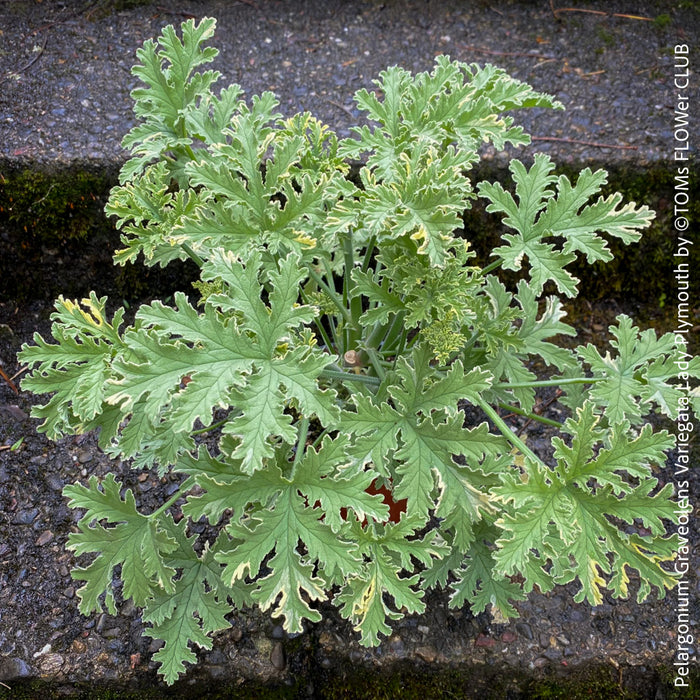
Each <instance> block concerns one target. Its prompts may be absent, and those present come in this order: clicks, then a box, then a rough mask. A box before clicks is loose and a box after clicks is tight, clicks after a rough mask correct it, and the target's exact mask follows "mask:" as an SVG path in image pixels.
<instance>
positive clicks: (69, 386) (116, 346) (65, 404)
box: [18, 292, 124, 439]
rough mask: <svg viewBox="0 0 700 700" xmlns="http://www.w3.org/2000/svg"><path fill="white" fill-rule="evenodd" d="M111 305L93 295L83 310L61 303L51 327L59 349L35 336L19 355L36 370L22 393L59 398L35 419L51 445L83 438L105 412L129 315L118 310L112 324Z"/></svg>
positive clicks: (35, 410)
mask: <svg viewBox="0 0 700 700" xmlns="http://www.w3.org/2000/svg"><path fill="white" fill-rule="evenodd" d="M106 301H107V300H106V297H103V298H101V299H98V298H97V295H96V294H95V293H94V292H91V294H90V297H89V298H87V299H83V300H82V302H81V304H78V302H74V301H70V300H67V299H64V298H63V297H59V298H58V300H57V301H56V305H55V308H56V312H55V313H54V314H52V319H53V320H54V323H53V325H52V327H51V333H52V336H53V338H54V340H56V341H58V343H57V344H54V343H48V342H46V341H45V340H44V339H43V338H42V337H41V336H40V335H39V334H35V335H34V343H35V345H33V346H30V345H24V346H23V347H22V351H21V352H20V353H19V355H18V359H19V361H20V362H22V363H26V364H27V365H28V366H29V367H30V368H31V369H32V372H31V374H29V375H28V376H27V377H26V378H25V379H24V380H23V381H22V387H23V388H24V389H28V390H30V391H33V392H34V393H36V394H45V393H51V392H54V394H53V396H52V397H51V399H50V400H49V401H48V403H46V404H45V405H43V406H34V407H33V408H32V413H31V415H32V416H33V417H35V418H43V419H44V422H43V423H42V425H41V426H40V428H39V430H41V431H44V432H46V433H47V434H48V436H49V437H51V438H52V439H58V438H60V437H62V436H63V435H68V434H76V433H81V432H84V430H85V429H86V426H87V425H88V424H90V423H91V422H92V421H93V420H94V419H95V418H96V417H97V416H98V415H99V414H100V413H102V411H104V410H105V397H106V393H107V381H108V380H109V379H110V378H111V377H112V376H114V372H113V361H114V358H115V357H116V356H117V355H118V354H119V352H120V351H122V350H123V343H122V341H121V338H120V337H119V326H120V325H121V322H122V318H123V315H124V310H123V309H120V310H118V311H117V312H116V313H115V314H114V317H113V319H112V322H111V323H109V322H108V321H107V318H106V314H105V305H106ZM81 305H82V308H81Z"/></svg>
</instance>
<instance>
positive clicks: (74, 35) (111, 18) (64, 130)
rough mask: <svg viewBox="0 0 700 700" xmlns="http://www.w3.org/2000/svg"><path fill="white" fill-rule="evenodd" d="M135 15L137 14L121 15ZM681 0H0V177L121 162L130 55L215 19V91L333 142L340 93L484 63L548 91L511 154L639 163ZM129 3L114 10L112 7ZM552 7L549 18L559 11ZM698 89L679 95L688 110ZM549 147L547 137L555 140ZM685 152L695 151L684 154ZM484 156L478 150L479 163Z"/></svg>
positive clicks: (698, 17) (652, 127)
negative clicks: (245, 98) (322, 126)
mask: <svg viewBox="0 0 700 700" xmlns="http://www.w3.org/2000/svg"><path fill="white" fill-rule="evenodd" d="M130 5H136V6H135V7H128V6H130ZM694 5H695V3H693V2H683V1H680V2H679V1H671V0H652V1H647V2H629V1H628V0H614V1H613V2H602V0H591V1H590V2H576V1H574V2H570V3H564V2H561V1H559V0H557V1H556V2H555V1H552V2H548V1H547V0H540V1H538V2H532V1H531V2H523V1H520V2H517V1H514V0H493V1H488V0H477V1H476V2H467V1H466V0H463V1H461V2H460V1H458V0H445V1H441V2H430V1H426V0H393V1H392V0H389V1H387V2H379V1H378V0H362V1H358V2H344V1H342V0H329V1H322V0H310V1H308V2H292V1H287V2H282V1H281V0H245V1H242V0H239V1H236V0H206V1H204V0H202V1H199V2H197V1H194V0H190V1H189V2H188V1H183V0H160V1H158V2H150V3H137V2H135V1H134V0H130V2H128V1H127V2H125V1H124V0H121V1H120V2H118V1H117V0H98V1H97V2H95V1H94V0H93V1H89V2H88V1H85V0H84V1H83V2H59V1H57V0H53V1H52V0H4V1H3V2H0V168H3V169H9V168H12V167H17V166H19V167H24V166H27V165H29V166H33V167H41V168H43V169H51V168H52V167H55V166H65V165H72V164H80V163H83V164H85V163H89V164H91V165H92V166H93V167H94V166H99V167H110V166H111V167H113V166H114V165H115V164H116V165H119V164H121V162H123V161H124V159H125V157H126V154H125V153H124V151H123V150H122V149H121V146H120V142H121V139H122V137H123V135H124V134H125V133H126V132H127V131H128V130H129V129H130V128H131V126H133V124H134V120H133V115H132V110H131V100H130V97H129V93H130V90H131V89H133V88H134V87H136V86H137V80H136V79H135V78H134V77H133V76H132V75H131V72H130V69H131V67H132V65H133V63H134V62H135V51H136V49H137V48H138V47H139V46H141V44H142V43H143V41H144V40H146V39H147V38H149V37H154V36H157V35H158V34H159V33H160V30H161V29H162V27H163V26H165V25H167V24H171V23H174V24H176V25H177V24H179V23H180V22H182V21H184V20H185V19H186V18H189V17H194V18H196V19H200V18H202V17H204V16H213V17H216V18H217V20H218V29H217V32H216V37H215V40H214V42H213V45H215V46H216V47H217V48H218V49H219V50H220V55H219V58H218V60H217V62H216V64H215V65H214V67H215V68H217V69H218V70H220V71H221V72H222V74H223V77H222V78H221V81H220V86H221V87H224V86H226V85H228V84H229V83H231V82H235V83H238V84H239V85H241V86H242V87H243V88H244V89H245V91H246V93H247V94H248V95H249V96H252V95H254V94H256V93H260V92H262V91H264V90H272V91H274V92H276V93H277V94H278V96H279V98H280V103H281V105H280V109H281V111H282V112H283V113H285V114H287V115H289V116H291V115H292V114H294V113H296V112H297V111H300V110H310V111H312V112H313V113H314V114H316V115H317V116H318V117H319V118H321V119H323V120H324V121H326V122H327V123H328V124H329V125H330V126H332V127H333V128H335V129H336V130H337V131H338V132H339V133H340V134H341V135H345V134H347V130H348V128H349V126H351V125H353V124H355V123H357V120H358V118H359V116H360V115H359V112H358V111H357V110H356V109H355V105H354V103H353V99H352V96H353V94H354V92H355V91H356V90H358V89H359V88H362V87H367V88H369V87H371V81H372V79H373V78H375V77H376V76H377V75H378V73H379V72H380V71H381V70H383V69H384V68H386V67H387V66H389V65H393V64H398V65H401V66H403V67H405V68H407V69H409V70H411V71H414V72H416V71H422V70H426V69H430V67H431V66H432V65H433V60H434V57H435V56H436V55H437V54H441V53H444V54H448V55H450V56H451V57H452V58H455V59H459V60H462V61H466V62H469V63H471V62H477V63H486V62H491V63H495V64H497V65H499V66H501V67H503V68H505V69H506V70H508V71H509V72H510V73H511V74H512V75H514V76H515V77H516V78H519V79H521V80H525V81H527V82H529V83H531V84H532V85H533V86H534V87H535V88H536V89H538V90H542V91H545V92H549V93H551V94H554V95H555V96H556V97H557V98H558V99H559V100H560V101H561V102H563V103H564V105H565V106H566V111H565V112H549V111H546V110H526V111H523V112H522V113H521V115H519V116H518V120H519V121H521V122H522V123H523V124H524V125H525V126H526V128H527V129H528V130H529V131H530V133H532V134H533V135H534V136H535V138H536V140H535V142H534V143H533V146H532V147H530V148H529V149H525V150H524V151H522V153H523V154H524V155H527V154H528V152H532V151H533V150H542V151H548V152H551V153H552V154H553V155H554V156H555V157H556V158H557V159H558V160H560V161H566V162H591V161H596V162H605V163H611V164H612V163H623V164H632V165H637V166H646V165H648V164H649V163H656V162H659V161H661V162H663V161H665V160H668V159H669V157H670V150H671V149H672V145H673V140H672V139H673V116H674V115H673V112H674V107H675V99H676V95H675V91H674V89H673V74H674V68H673V47H674V45H676V44H679V43H681V44H683V43H687V44H689V45H690V46H691V47H693V46H696V45H697V38H698V36H699V34H700V31H699V30H700V12H699V11H698V8H697V7H694ZM125 6H127V9H119V8H120V7H122V8H123V7H125ZM558 7H559V8H561V9H560V10H559V11H556V10H557V8H558ZM697 93H698V83H697V81H695V83H694V85H691V92H690V95H689V97H690V98H691V104H692V103H693V100H694V103H695V104H697ZM551 139H560V140H558V141H556V140H551ZM694 148H697V142H696V143H695V144H694ZM487 155H489V154H487Z"/></svg>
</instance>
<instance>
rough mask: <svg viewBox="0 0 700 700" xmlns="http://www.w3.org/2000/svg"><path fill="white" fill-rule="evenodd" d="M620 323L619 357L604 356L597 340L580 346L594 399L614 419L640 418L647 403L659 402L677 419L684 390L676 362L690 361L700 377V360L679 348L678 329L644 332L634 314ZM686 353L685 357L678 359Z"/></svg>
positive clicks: (614, 330)
mask: <svg viewBox="0 0 700 700" xmlns="http://www.w3.org/2000/svg"><path fill="white" fill-rule="evenodd" d="M617 323H618V325H617V326H612V327H611V328H610V332H611V334H612V335H613V337H614V340H611V341H610V344H611V345H612V346H613V348H615V349H616V350H617V356H616V357H613V356H612V355H611V354H610V352H606V353H605V356H602V355H601V354H600V352H599V351H598V349H597V348H596V347H594V346H593V345H592V344H590V343H589V344H588V345H586V346H585V347H579V348H578V356H579V357H580V358H581V359H582V360H583V361H584V362H586V363H587V364H588V365H589V366H590V368H591V370H592V372H593V377H594V378H595V380H596V381H595V383H594V384H593V386H592V387H591V390H590V397H591V398H592V399H593V400H594V401H596V402H597V403H598V404H599V405H601V406H603V407H605V415H606V416H607V417H608V418H609V420H610V421H611V422H613V423H619V422H621V421H623V420H629V421H632V422H638V421H639V419H640V418H641V416H642V407H643V404H652V403H655V404H656V405H658V406H659V408H660V409H661V410H662V412H664V413H665V414H666V415H668V416H669V417H670V418H675V417H676V415H677V410H678V400H679V398H680V397H681V395H682V394H683V389H682V388H681V385H678V384H675V383H672V381H673V380H674V379H678V375H679V369H678V368H679V365H677V364H676V362H677V361H679V362H682V361H688V366H687V370H686V374H687V376H688V377H695V378H697V377H700V361H699V360H698V359H697V358H690V357H689V356H687V355H685V354H682V353H685V345H684V344H683V345H682V346H681V347H680V348H678V347H677V344H676V339H675V336H674V334H673V333H665V334H664V335H662V336H661V337H660V338H657V336H656V333H655V332H654V330H653V329H651V328H649V329H647V330H645V331H641V332H640V330H639V328H637V327H636V326H633V325H632V319H630V318H629V316H626V315H624V314H621V315H620V316H618V317H617ZM679 357H683V360H680V359H674V358H679Z"/></svg>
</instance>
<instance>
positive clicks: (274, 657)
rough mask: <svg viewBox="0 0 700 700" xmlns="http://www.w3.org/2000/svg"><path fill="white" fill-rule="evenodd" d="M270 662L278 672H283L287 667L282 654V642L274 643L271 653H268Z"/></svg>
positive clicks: (285, 659) (284, 656)
mask: <svg viewBox="0 0 700 700" xmlns="http://www.w3.org/2000/svg"><path fill="white" fill-rule="evenodd" d="M270 661H271V662H272V665H273V666H274V667H275V668H276V669H277V670H278V671H283V670H284V668H285V667H286V666H287V658H286V655H285V653H284V647H283V646H282V642H275V644H273V646H272V651H271V652H270Z"/></svg>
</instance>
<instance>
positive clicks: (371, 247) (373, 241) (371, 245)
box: [362, 236, 377, 272]
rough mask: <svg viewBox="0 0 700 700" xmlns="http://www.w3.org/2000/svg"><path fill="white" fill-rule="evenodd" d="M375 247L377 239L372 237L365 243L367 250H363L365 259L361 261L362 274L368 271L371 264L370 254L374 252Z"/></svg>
mask: <svg viewBox="0 0 700 700" xmlns="http://www.w3.org/2000/svg"><path fill="white" fill-rule="evenodd" d="M375 245H377V237H376V236H372V238H370V239H369V242H368V243H367V250H365V257H364V260H363V261H362V272H367V270H368V269H369V264H370V263H371V262H372V253H373V252H374V246H375Z"/></svg>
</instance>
